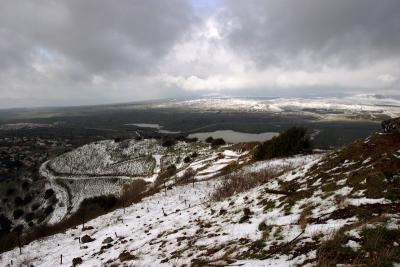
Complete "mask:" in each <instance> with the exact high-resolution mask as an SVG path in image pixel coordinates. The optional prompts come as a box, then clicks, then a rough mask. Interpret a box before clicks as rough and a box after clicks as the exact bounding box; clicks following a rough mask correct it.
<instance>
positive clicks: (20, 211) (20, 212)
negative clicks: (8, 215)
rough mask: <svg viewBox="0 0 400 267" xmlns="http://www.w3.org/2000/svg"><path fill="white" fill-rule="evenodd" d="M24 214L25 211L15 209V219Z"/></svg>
mask: <svg viewBox="0 0 400 267" xmlns="http://www.w3.org/2000/svg"><path fill="white" fill-rule="evenodd" d="M23 214H24V211H23V210H20V209H17V210H14V213H13V217H14V219H18V218H19V217H21V216H22V215H23Z"/></svg>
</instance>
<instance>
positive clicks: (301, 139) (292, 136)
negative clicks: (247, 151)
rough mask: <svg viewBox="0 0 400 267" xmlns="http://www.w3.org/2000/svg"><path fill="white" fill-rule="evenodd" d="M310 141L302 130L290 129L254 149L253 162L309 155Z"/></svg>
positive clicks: (304, 130) (297, 128)
mask: <svg viewBox="0 0 400 267" xmlns="http://www.w3.org/2000/svg"><path fill="white" fill-rule="evenodd" d="M310 151H311V141H310V138H309V137H308V136H307V131H306V129H304V128H300V127H292V128H289V129H287V130H286V131H284V132H283V133H281V134H280V135H279V136H277V137H274V138H272V139H271V140H268V141H266V142H264V143H262V144H260V145H258V146H257V147H256V149H255V150H254V154H253V159H254V160H263V159H272V158H276V157H289V156H293V155H296V154H304V153H309V152H310Z"/></svg>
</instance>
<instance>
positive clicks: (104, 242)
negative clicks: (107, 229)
mask: <svg viewBox="0 0 400 267" xmlns="http://www.w3.org/2000/svg"><path fill="white" fill-rule="evenodd" d="M111 242H113V239H112V238H111V237H107V238H106V239H104V240H103V244H108V243H111Z"/></svg>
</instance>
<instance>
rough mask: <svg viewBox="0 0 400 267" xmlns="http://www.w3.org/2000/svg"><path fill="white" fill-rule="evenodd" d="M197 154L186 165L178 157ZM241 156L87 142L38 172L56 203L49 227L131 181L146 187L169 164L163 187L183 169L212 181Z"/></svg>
mask: <svg viewBox="0 0 400 267" xmlns="http://www.w3.org/2000/svg"><path fill="white" fill-rule="evenodd" d="M193 152H196V153H197V155H196V157H192V158H191V160H190V161H189V162H184V161H183V159H184V158H185V157H187V156H189V155H193ZM243 155H244V153H239V152H235V151H232V150H229V146H225V147H222V148H220V149H211V148H210V147H209V146H208V145H205V144H203V143H201V142H197V143H185V142H178V143H177V144H175V145H174V146H172V147H168V148H166V147H163V146H161V144H160V141H158V140H154V139H146V140H142V141H136V140H133V139H132V140H124V141H122V142H119V143H117V142H114V141H113V140H104V141H99V142H95V143H90V144H87V145H84V146H82V147H80V148H77V149H75V150H73V151H71V152H68V153H66V154H63V155H61V156H59V157H57V158H55V159H53V160H51V161H48V162H45V163H44V164H43V165H42V166H41V168H40V174H41V176H43V177H46V178H47V179H48V180H49V187H51V188H53V189H54V191H55V193H56V196H57V199H58V200H59V204H58V207H57V209H56V210H55V211H54V212H53V213H52V215H51V217H50V219H49V221H48V222H49V223H55V222H58V221H60V220H61V219H63V218H65V217H66V216H69V215H70V214H72V213H74V212H75V211H76V210H77V209H78V207H79V204H80V203H81V202H82V201H83V200H84V199H85V198H90V197H94V196H100V195H104V194H112V195H116V196H120V194H121V189H122V188H123V186H124V184H127V183H130V182H132V181H133V180H135V179H142V180H144V181H146V182H149V183H150V184H149V187H150V186H151V185H152V184H153V183H154V182H155V181H156V179H157V177H158V176H159V174H160V173H161V172H162V171H163V170H165V169H166V168H167V167H168V166H170V165H175V166H176V168H177V174H176V176H173V177H171V179H170V181H169V182H168V184H172V183H174V181H175V177H177V178H179V177H181V176H182V175H183V174H184V173H185V172H186V171H187V170H188V169H193V170H194V171H195V179H196V180H204V179H207V178H211V177H213V176H215V175H217V174H218V173H220V172H221V171H222V170H223V169H224V168H225V167H226V166H227V165H229V164H230V163H233V162H237V163H240V164H242V163H244V161H243V160H241V161H240V162H239V158H240V157H241V156H243Z"/></svg>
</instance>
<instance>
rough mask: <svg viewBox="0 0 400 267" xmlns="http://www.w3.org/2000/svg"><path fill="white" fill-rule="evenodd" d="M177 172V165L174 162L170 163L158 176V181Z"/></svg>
mask: <svg viewBox="0 0 400 267" xmlns="http://www.w3.org/2000/svg"><path fill="white" fill-rule="evenodd" d="M175 173H176V166H175V165H174V164H172V165H169V166H168V167H167V169H165V170H164V171H163V172H162V173H161V174H160V175H159V176H158V177H157V180H158V182H162V181H164V180H165V179H167V178H169V177H171V176H172V175H174V174H175Z"/></svg>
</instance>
